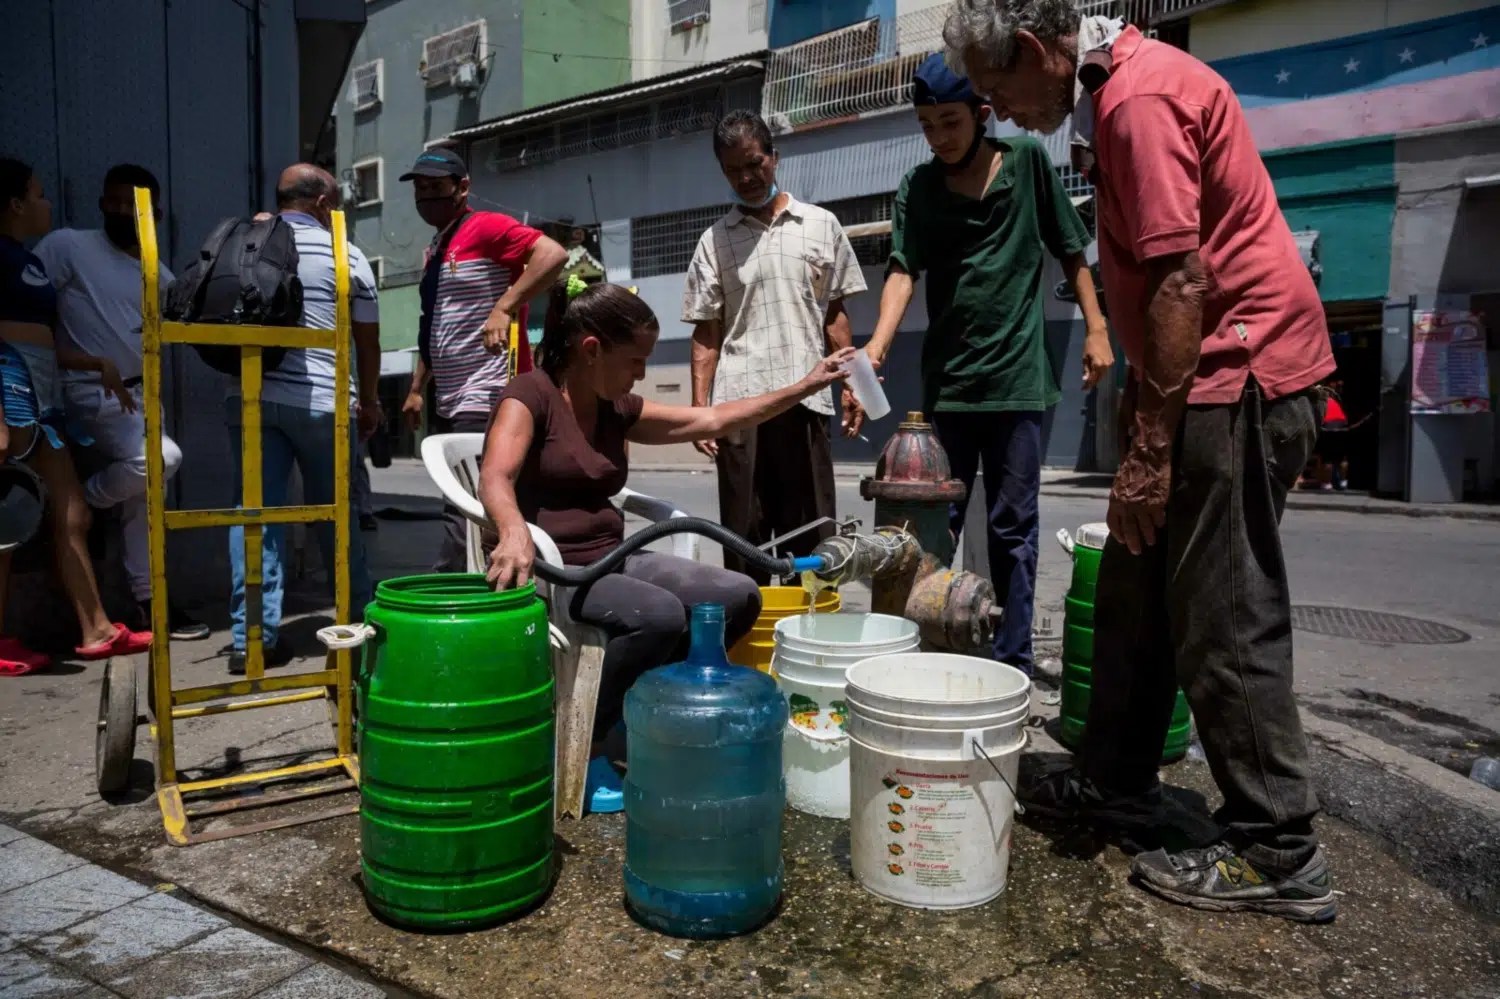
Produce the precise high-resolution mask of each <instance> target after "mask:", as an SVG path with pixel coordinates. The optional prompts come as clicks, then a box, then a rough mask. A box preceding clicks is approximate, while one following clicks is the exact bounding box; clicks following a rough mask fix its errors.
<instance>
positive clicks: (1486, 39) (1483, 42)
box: [1469, 31, 1490, 49]
mask: <svg viewBox="0 0 1500 999" xmlns="http://www.w3.org/2000/svg"><path fill="white" fill-rule="evenodd" d="M1469 41H1471V42H1473V43H1474V47H1475V48H1476V49H1482V48H1484V47H1485V46H1487V45H1489V43H1490V36H1489V35H1486V34H1485V33H1484V32H1482V31H1481V32H1480V33H1479V34H1477V35H1475V36H1474V37H1473V38H1471V39H1469Z"/></svg>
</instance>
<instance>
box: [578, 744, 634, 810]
mask: <svg viewBox="0 0 1500 999" xmlns="http://www.w3.org/2000/svg"><path fill="white" fill-rule="evenodd" d="M585 788H586V789H585V791H584V798H585V800H587V801H588V808H589V811H590V812H592V813H593V814H595V815H608V814H610V813H611V812H623V811H624V810H625V782H624V781H623V780H621V778H620V772H619V771H618V770H616V769H615V767H614V764H612V763H610V762H609V757H607V756H596V757H594V758H593V759H591V760H589V769H588V783H587V784H586V785H585Z"/></svg>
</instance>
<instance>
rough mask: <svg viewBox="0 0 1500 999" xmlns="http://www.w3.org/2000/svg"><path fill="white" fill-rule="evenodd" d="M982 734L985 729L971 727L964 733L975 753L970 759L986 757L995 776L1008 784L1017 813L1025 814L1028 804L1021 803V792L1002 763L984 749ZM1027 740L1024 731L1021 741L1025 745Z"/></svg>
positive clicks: (985, 760) (965, 739)
mask: <svg viewBox="0 0 1500 999" xmlns="http://www.w3.org/2000/svg"><path fill="white" fill-rule="evenodd" d="M981 734H983V729H977V728H976V729H970V730H969V731H967V732H965V733H964V741H965V742H967V743H968V748H970V749H972V750H973V755H971V756H970V757H969V759H971V760H972V759H977V758H978V757H983V758H984V762H986V763H988V764H989V765H990V766H991V767H992V768H994V771H995V776H997V777H999V778H1000V783H1002V784H1004V785H1005V786H1006V788H1007V789H1009V791H1010V797H1011V800H1012V801H1014V802H1015V803H1016V814H1017V815H1025V814H1026V806H1025V805H1023V804H1021V795H1020V793H1019V792H1017V791H1016V787H1015V785H1014V784H1012V783H1011V782H1010V780H1009V778H1007V777H1006V776H1005V774H1004V773H1002V772H1001V771H1000V765H999V764H998V763H996V762H995V761H994V760H992V759H990V754H989V753H986V752H985V751H984V747H983V746H981V745H980V744H979V737H980V735H981ZM1025 742H1026V735H1025V733H1024V732H1023V733H1022V735H1021V743H1022V745H1024V744H1025Z"/></svg>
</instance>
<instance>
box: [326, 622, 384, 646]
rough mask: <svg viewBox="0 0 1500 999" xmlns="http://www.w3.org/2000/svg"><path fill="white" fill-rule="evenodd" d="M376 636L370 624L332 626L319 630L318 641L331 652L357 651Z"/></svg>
mask: <svg viewBox="0 0 1500 999" xmlns="http://www.w3.org/2000/svg"><path fill="white" fill-rule="evenodd" d="M374 636H375V629H374V628H372V627H370V626H369V625H368V624H331V625H329V626H328V627H326V628H319V629H318V641H320V642H322V643H323V644H324V645H325V646H326V647H327V648H329V649H330V650H338V649H357V648H359V647H360V646H361V645H363V644H365V642H367V641H369V640H370V639H371V638H373V637H374Z"/></svg>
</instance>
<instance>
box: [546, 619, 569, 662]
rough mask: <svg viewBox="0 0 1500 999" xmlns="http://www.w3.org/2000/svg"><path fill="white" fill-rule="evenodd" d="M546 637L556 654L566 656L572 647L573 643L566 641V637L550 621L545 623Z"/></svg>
mask: <svg viewBox="0 0 1500 999" xmlns="http://www.w3.org/2000/svg"><path fill="white" fill-rule="evenodd" d="M547 637H548V639H549V640H550V641H551V642H552V647H553V648H554V649H556V650H557V651H558V652H561V653H564V654H566V653H567V652H568V650H569V649H571V648H572V647H573V643H572V642H569V641H568V636H567V635H564V634H563V631H562V629H561V628H559V627H558V626H557V625H555V624H553V623H552V622H551V621H548V622H547Z"/></svg>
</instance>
